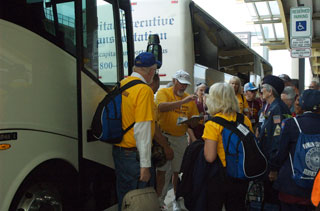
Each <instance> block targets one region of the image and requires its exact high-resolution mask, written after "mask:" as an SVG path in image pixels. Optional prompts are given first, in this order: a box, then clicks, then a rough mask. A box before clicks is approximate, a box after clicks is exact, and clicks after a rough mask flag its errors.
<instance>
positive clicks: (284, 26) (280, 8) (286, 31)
mask: <svg viewBox="0 0 320 211" xmlns="http://www.w3.org/2000/svg"><path fill="white" fill-rule="evenodd" d="M277 2H278V6H279V11H280V16H281V21H282V25H283V31H284V39H285V46H286V49H289V48H290V46H289V44H290V40H289V39H290V38H289V34H288V24H287V23H289V19H286V14H285V11H284V8H283V4H282V0H277Z"/></svg>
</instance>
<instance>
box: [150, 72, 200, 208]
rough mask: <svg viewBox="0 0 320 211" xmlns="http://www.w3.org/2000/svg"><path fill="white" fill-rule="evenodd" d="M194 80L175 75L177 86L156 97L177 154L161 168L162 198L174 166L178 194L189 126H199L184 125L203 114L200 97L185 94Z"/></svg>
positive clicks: (162, 123) (166, 133)
mask: <svg viewBox="0 0 320 211" xmlns="http://www.w3.org/2000/svg"><path fill="white" fill-rule="evenodd" d="M190 81H191V78H190V75H189V74H188V73H187V72H185V71H184V70H178V71H177V72H176V73H175V75H174V76H173V80H172V82H173V86H172V87H169V88H162V89H160V90H159V91H158V93H157V96H156V104H157V106H158V111H159V113H158V115H159V116H158V117H159V125H160V128H161V130H162V132H163V135H164V136H166V137H167V138H168V141H169V144H170V146H171V148H172V150H173V152H174V158H173V160H172V161H167V163H166V164H165V165H164V166H163V167H160V168H158V169H157V192H158V194H159V196H161V193H162V189H163V186H164V183H165V174H166V172H167V171H170V167H171V170H172V172H173V178H172V183H173V187H174V192H176V187H177V181H178V172H179V171H180V166H181V163H182V158H183V154H184V151H185V149H186V147H187V145H188V140H187V135H186V132H187V129H188V125H189V126H193V127H194V126H195V125H196V124H197V122H196V121H191V122H189V123H188V124H186V123H184V122H185V121H186V120H188V119H190V118H191V117H192V116H193V115H199V112H198V108H197V106H196V104H195V100H196V98H197V96H196V95H194V94H192V95H189V94H187V93H186V92H185V90H186V88H187V87H188V85H190V84H191V82H190ZM160 203H162V204H163V202H162V200H160ZM163 210H164V209H163ZM173 210H179V205H178V204H177V203H176V202H175V201H174V203H173Z"/></svg>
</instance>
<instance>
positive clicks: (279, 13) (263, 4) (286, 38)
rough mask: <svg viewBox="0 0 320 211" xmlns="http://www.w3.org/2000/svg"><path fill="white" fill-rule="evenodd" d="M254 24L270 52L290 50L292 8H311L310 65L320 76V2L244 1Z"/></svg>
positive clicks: (312, 0) (294, 0) (313, 0)
mask: <svg viewBox="0 0 320 211" xmlns="http://www.w3.org/2000/svg"><path fill="white" fill-rule="evenodd" d="M244 1H245V2H246V3H247V6H248V8H249V11H250V13H251V16H252V17H253V23H255V24H257V26H259V28H260V31H261V32H262V38H263V40H264V42H263V43H262V45H264V46H268V48H269V49H270V50H277V49H290V8H292V7H299V6H304V7H310V8H311V11H312V22H313V25H312V31H313V37H312V49H311V50H312V53H311V57H310V65H311V68H312V72H313V74H315V75H319V74H320V1H319V0H244Z"/></svg>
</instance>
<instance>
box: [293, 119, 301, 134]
mask: <svg viewBox="0 0 320 211" xmlns="http://www.w3.org/2000/svg"><path fill="white" fill-rule="evenodd" d="M293 119H294V121H295V122H296V124H297V127H298V129H299V132H300V133H302V130H301V128H300V125H299V122H298V120H297V118H295V117H293Z"/></svg>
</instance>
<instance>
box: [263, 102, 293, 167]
mask: <svg viewBox="0 0 320 211" xmlns="http://www.w3.org/2000/svg"><path fill="white" fill-rule="evenodd" d="M265 106H266V105H265ZM265 106H264V107H265ZM264 107H263V108H262V111H263V110H264V109H265V108H264ZM260 115H263V112H261V113H260ZM288 115H290V110H289V108H288V106H287V105H286V104H285V103H284V102H283V101H282V100H281V99H280V98H276V99H275V100H274V101H273V102H272V103H271V105H270V107H269V108H268V110H266V112H265V117H264V121H263V122H262V124H261V126H260V131H259V141H260V147H261V150H262V152H263V153H264V155H265V156H266V158H267V160H268V161H269V160H270V159H271V158H273V157H275V156H276V154H277V153H278V151H279V142H280V132H281V122H282V120H283V119H286V118H287V117H288Z"/></svg>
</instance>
